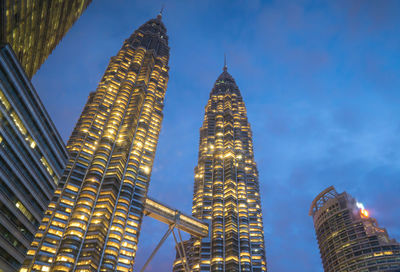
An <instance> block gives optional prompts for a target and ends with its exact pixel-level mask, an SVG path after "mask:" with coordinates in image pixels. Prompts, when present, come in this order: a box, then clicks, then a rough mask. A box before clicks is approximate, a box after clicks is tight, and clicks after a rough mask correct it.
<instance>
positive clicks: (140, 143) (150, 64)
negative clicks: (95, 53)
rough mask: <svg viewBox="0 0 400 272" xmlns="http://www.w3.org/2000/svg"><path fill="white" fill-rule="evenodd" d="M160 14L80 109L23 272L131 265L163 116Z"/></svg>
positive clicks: (165, 52) (164, 47)
mask: <svg viewBox="0 0 400 272" xmlns="http://www.w3.org/2000/svg"><path fill="white" fill-rule="evenodd" d="M168 60H169V47H168V37H167V34H166V28H165V26H164V24H163V23H162V22H161V15H159V16H157V18H156V19H152V20H149V21H148V22H146V23H145V24H143V25H142V26H141V27H139V29H137V30H136V31H135V32H134V33H133V34H132V35H131V36H130V37H129V38H128V39H127V40H126V41H125V42H124V43H123V45H122V48H121V50H120V51H119V52H118V54H117V55H116V56H114V57H112V58H111V60H110V62H109V65H108V67H107V69H106V71H105V73H104V75H103V77H102V79H101V81H100V83H99V85H98V87H97V90H96V91H95V92H94V93H91V94H90V96H89V99H88V101H87V103H86V105H85V107H84V109H83V112H82V114H81V117H80V118H79V120H78V122H77V124H76V126H75V128H74V130H73V133H72V135H71V138H70V140H69V141H68V144H67V149H68V151H69V153H70V159H69V161H68V163H67V166H66V170H65V171H64V173H63V175H62V177H61V180H60V185H61V187H59V188H58V189H57V190H56V191H55V195H54V197H53V199H52V201H51V203H50V204H49V206H48V209H47V211H46V213H45V216H44V218H43V220H42V222H41V224H40V227H39V230H38V232H37V233H36V235H35V239H34V241H33V242H32V244H31V248H30V249H29V250H28V253H27V258H26V260H25V261H24V265H23V268H22V269H21V270H20V271H21V272H26V271H132V269H133V268H132V267H133V263H134V258H135V255H136V250H137V243H138V238H139V232H140V227H141V222H142V216H143V206H144V200H145V197H146V196H147V190H148V185H149V181H150V174H151V170H152V166H153V160H154V155H155V150H156V146H157V142H158V136H159V133H160V128H161V121H162V118H163V113H162V111H163V106H164V95H165V91H166V88H167V81H168V70H169V68H168Z"/></svg>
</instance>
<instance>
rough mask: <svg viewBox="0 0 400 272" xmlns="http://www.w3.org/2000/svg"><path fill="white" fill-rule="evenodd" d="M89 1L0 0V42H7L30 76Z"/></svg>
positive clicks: (30, 76)
mask: <svg viewBox="0 0 400 272" xmlns="http://www.w3.org/2000/svg"><path fill="white" fill-rule="evenodd" d="M90 2H91V0H18V1H16V0H2V1H0V20H1V21H0V41H1V42H3V43H9V44H10V45H11V47H12V48H13V50H14V52H15V54H16V56H17V58H18V60H19V61H20V63H21V64H22V67H23V68H24V70H25V72H26V74H27V75H28V77H29V78H32V76H33V75H34V74H35V73H36V71H37V70H38V69H39V68H40V66H41V65H42V64H43V62H44V61H45V60H46V59H47V57H48V56H49V55H50V53H51V52H52V51H53V49H54V48H55V47H56V45H57V44H58V43H59V42H60V41H61V39H62V38H63V37H64V35H65V34H66V33H67V32H68V30H69V29H70V28H71V26H72V25H73V24H74V23H75V21H76V20H77V19H78V18H79V17H80V16H81V15H82V13H83V12H84V11H85V9H86V8H87V6H88V5H89V4H90Z"/></svg>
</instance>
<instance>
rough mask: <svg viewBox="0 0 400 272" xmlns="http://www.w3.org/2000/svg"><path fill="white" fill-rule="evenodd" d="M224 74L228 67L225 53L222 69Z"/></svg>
mask: <svg viewBox="0 0 400 272" xmlns="http://www.w3.org/2000/svg"><path fill="white" fill-rule="evenodd" d="M223 70H224V71H225V72H226V71H228V65H227V64H226V53H224V69H223Z"/></svg>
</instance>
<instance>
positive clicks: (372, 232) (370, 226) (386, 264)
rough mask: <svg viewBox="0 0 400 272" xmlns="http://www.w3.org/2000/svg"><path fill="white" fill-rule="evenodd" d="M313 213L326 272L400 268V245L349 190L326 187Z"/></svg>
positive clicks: (355, 271) (360, 271)
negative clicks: (339, 191) (347, 191)
mask: <svg viewBox="0 0 400 272" xmlns="http://www.w3.org/2000/svg"><path fill="white" fill-rule="evenodd" d="M310 215H311V216H312V217H313V219H314V226H315V232H316V234H317V239H318V244H319V249H320V253H321V259H322V264H323V266H324V270H325V272H350V271H352V272H369V271H385V272H389V271H392V272H395V271H396V272H398V271H400V244H399V243H397V242H396V241H395V240H394V239H390V238H389V235H388V233H387V231H386V229H384V228H380V227H379V226H378V223H377V222H376V220H375V219H374V218H371V217H370V216H369V212H368V211H367V210H365V209H364V206H363V205H362V204H360V203H358V202H357V201H356V200H355V199H354V198H352V197H351V196H350V195H349V194H347V193H346V192H343V193H341V194H338V193H337V192H336V190H335V188H333V187H332V186H331V187H329V188H327V189H325V190H324V191H323V192H321V193H320V194H319V195H318V196H317V197H316V198H315V199H314V201H313V202H312V204H311V208H310Z"/></svg>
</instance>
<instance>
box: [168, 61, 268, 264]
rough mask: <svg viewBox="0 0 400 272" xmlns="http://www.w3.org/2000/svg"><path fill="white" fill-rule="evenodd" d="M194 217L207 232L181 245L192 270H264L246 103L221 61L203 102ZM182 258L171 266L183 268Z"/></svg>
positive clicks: (261, 225)
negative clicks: (200, 221)
mask: <svg viewBox="0 0 400 272" xmlns="http://www.w3.org/2000/svg"><path fill="white" fill-rule="evenodd" d="M192 214H193V216H194V217H196V218H198V219H200V220H203V221H205V222H209V225H210V235H209V237H208V238H204V239H197V238H194V237H192V238H191V239H190V243H191V245H190V246H188V245H187V242H186V244H185V247H189V248H190V250H189V252H188V253H187V256H188V260H187V263H188V264H189V265H190V266H192V267H191V268H192V270H193V271H230V272H232V271H253V272H258V271H266V270H267V267H266V259H265V248H264V232H263V222H262V213H261V201H260V193H259V181H258V171H257V166H256V163H255V161H254V154H253V144H252V134H251V130H250V124H249V122H248V120H247V113H246V108H245V105H244V102H243V99H242V96H241V94H240V91H239V88H238V87H237V85H236V83H235V80H234V79H233V78H232V76H231V75H230V74H229V73H228V72H227V67H226V65H225V66H224V69H223V72H222V74H221V75H220V76H219V77H218V79H217V81H216V83H215V85H214V87H213V89H212V91H211V94H210V98H209V100H208V103H207V105H206V108H205V116H204V122H203V126H202V127H201V128H200V148H199V157H198V165H197V166H196V168H195V183H194V195H193V209H192ZM182 268H183V265H182V258H177V259H176V260H175V262H174V271H184V270H183V269H182Z"/></svg>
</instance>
